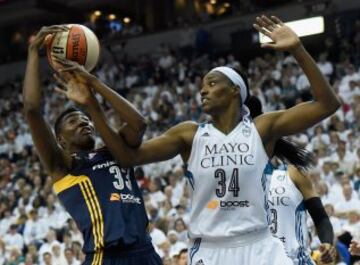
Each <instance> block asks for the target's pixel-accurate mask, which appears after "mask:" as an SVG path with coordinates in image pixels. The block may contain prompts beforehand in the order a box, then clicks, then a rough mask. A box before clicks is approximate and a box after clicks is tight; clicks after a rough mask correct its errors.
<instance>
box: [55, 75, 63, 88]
mask: <svg viewBox="0 0 360 265" xmlns="http://www.w3.org/2000/svg"><path fill="white" fill-rule="evenodd" d="M53 76H54V78H55V80H56V82H57V83H58V84H60V85H61V86H64V87H66V80H65V77H64V76H61V75H59V74H54V75H53Z"/></svg>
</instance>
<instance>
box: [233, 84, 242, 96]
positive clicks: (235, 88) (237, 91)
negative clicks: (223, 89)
mask: <svg viewBox="0 0 360 265" xmlns="http://www.w3.org/2000/svg"><path fill="white" fill-rule="evenodd" d="M231 92H232V93H233V96H234V97H239V96H240V88H239V86H237V85H233V86H232V87H231Z"/></svg>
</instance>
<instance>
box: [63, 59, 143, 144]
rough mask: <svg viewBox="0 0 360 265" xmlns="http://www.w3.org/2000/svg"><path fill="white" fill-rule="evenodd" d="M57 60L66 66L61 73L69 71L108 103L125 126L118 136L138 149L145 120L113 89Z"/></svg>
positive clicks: (70, 63)
mask: <svg viewBox="0 0 360 265" xmlns="http://www.w3.org/2000/svg"><path fill="white" fill-rule="evenodd" d="M57 60H58V61H59V62H60V63H62V64H63V65H64V64H65V65H67V67H68V68H65V69H64V70H62V71H65V72H66V71H71V73H72V75H73V76H74V77H75V78H76V79H77V80H78V81H77V82H83V83H84V84H86V85H87V86H89V87H91V88H93V89H94V90H95V91H96V92H98V93H99V94H100V95H101V96H103V97H104V99H105V100H106V101H107V102H109V103H110V105H111V106H112V107H113V109H114V110H115V111H116V114H117V115H118V116H119V117H120V119H121V121H123V122H124V123H126V126H124V127H123V129H122V130H121V131H120V134H121V135H122V136H123V137H124V138H125V140H126V143H127V144H128V145H130V146H132V147H138V146H139V145H140V144H141V142H142V137H143V135H144V132H145V130H146V121H145V118H144V117H143V116H142V115H141V113H140V112H139V111H137V110H136V109H135V107H134V106H133V105H132V104H131V103H130V102H129V101H127V100H126V99H124V98H123V97H122V96H120V95H119V94H118V93H116V92H115V91H114V90H113V89H111V88H110V87H108V86H107V85H106V84H104V83H103V82H101V81H100V80H99V79H98V78H96V77H95V76H94V75H92V74H90V73H89V72H87V71H86V69H85V68H84V67H82V66H80V65H78V64H77V63H75V62H70V61H63V60H61V59H59V58H57Z"/></svg>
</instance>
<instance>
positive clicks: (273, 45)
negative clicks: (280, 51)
mask: <svg viewBox="0 0 360 265" xmlns="http://www.w3.org/2000/svg"><path fill="white" fill-rule="evenodd" d="M261 48H265V49H275V48H276V45H275V44H273V43H262V44H261Z"/></svg>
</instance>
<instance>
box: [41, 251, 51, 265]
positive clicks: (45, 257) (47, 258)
mask: <svg viewBox="0 0 360 265" xmlns="http://www.w3.org/2000/svg"><path fill="white" fill-rule="evenodd" d="M43 260H44V262H43V263H42V264H43V265H54V264H53V262H52V255H51V253H50V252H45V253H44V254H43Z"/></svg>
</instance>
